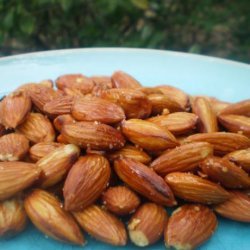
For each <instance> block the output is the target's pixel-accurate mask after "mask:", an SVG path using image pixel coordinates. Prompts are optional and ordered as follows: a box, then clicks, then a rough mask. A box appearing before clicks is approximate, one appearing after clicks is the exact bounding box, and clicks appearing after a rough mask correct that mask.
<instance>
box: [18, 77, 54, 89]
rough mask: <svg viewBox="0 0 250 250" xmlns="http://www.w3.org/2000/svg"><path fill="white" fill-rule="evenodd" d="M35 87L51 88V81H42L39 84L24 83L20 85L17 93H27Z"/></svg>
mask: <svg viewBox="0 0 250 250" xmlns="http://www.w3.org/2000/svg"><path fill="white" fill-rule="evenodd" d="M37 85H40V86H45V87H48V88H53V81H52V80H42V81H41V82H37V83H32V82H31V83H24V84H22V85H21V86H19V87H18V88H17V91H24V92H26V91H28V90H29V89H31V88H33V87H36V86H37Z"/></svg>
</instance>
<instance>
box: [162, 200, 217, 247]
mask: <svg viewBox="0 0 250 250" xmlns="http://www.w3.org/2000/svg"><path fill="white" fill-rule="evenodd" d="M217 224H218V222H217V219H216V216H215V214H214V213H213V212H212V210H210V209H209V208H208V207H205V206H203V205H198V204H197V205H184V206H181V207H179V208H177V209H176V210H175V211H174V212H173V213H172V215H171V217H170V218H169V220H168V224H167V227H166V229H165V232H164V239H165V245H166V247H167V248H171V249H172V248H173V249H179V250H191V249H196V248H197V247H198V246H199V245H201V244H202V243H204V242H205V241H206V240H208V239H209V238H210V237H211V236H212V235H213V233H214V231H215V230H216V227H217Z"/></svg>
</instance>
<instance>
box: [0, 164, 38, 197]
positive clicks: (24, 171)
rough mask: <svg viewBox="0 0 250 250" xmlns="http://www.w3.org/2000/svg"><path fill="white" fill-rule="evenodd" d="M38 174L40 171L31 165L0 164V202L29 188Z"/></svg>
mask: <svg viewBox="0 0 250 250" xmlns="http://www.w3.org/2000/svg"><path fill="white" fill-rule="evenodd" d="M39 174H40V169H39V168H37V167H36V165H34V164H31V163H27V162H0V201H2V200H6V199H8V198H11V197H12V196H14V195H15V194H17V193H18V192H20V191H22V190H24V189H25V188H27V187H30V186H31V185H32V184H33V183H34V181H36V180H37V179H38V177H39Z"/></svg>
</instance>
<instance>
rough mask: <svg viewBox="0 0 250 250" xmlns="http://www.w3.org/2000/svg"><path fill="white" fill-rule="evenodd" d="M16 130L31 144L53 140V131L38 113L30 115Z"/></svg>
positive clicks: (46, 120)
mask: <svg viewBox="0 0 250 250" xmlns="http://www.w3.org/2000/svg"><path fill="white" fill-rule="evenodd" d="M16 130H17V132H18V133H20V134H23V135H24V136H25V137H27V138H28V139H29V140H30V141H31V142H33V143H38V142H52V141H54V139H55V131H54V128H53V126H52V124H51V122H50V121H49V119H48V118H46V117H45V116H43V115H42V114H40V113H30V114H29V115H28V117H27V119H26V120H25V122H24V123H23V124H21V125H19V126H18V127H17V129H16Z"/></svg>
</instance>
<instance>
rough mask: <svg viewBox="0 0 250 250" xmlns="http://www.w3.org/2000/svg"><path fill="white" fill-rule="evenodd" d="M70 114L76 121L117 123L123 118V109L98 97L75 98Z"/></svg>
mask: <svg viewBox="0 0 250 250" xmlns="http://www.w3.org/2000/svg"><path fill="white" fill-rule="evenodd" d="M72 116H73V117H74V118H75V119H76V120H78V121H98V122H102V123H106V124H113V123H118V122H120V121H121V120H123V119H125V114H124V111H123V109H122V108H121V107H120V106H119V105H117V104H115V103H112V102H110V101H107V100H104V99H101V98H98V97H85V98H78V99H76V100H75V102H74V104H73V106H72Z"/></svg>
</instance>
